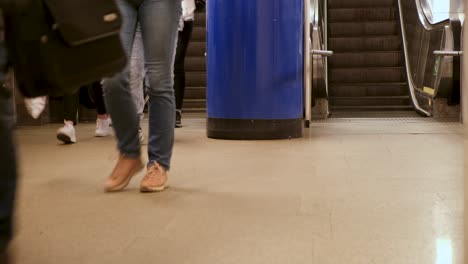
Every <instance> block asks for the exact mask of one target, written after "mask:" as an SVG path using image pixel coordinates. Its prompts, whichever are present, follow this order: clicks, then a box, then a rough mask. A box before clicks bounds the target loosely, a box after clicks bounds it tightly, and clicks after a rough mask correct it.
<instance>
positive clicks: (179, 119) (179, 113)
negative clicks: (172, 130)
mask: <svg viewBox="0 0 468 264" xmlns="http://www.w3.org/2000/svg"><path fill="white" fill-rule="evenodd" d="M175 127H176V128H180V127H182V111H181V110H176V121H175Z"/></svg>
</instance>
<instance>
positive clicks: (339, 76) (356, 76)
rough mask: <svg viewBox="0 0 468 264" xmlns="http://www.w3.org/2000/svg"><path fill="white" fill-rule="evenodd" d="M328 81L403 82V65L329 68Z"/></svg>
mask: <svg viewBox="0 0 468 264" xmlns="http://www.w3.org/2000/svg"><path fill="white" fill-rule="evenodd" d="M329 72H330V77H329V80H330V82H335V83H388V82H390V83H396V82H405V81H406V80H405V69H404V68H403V67H365V68H330V70H329Z"/></svg>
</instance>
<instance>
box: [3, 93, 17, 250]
mask: <svg viewBox="0 0 468 264" xmlns="http://www.w3.org/2000/svg"><path fill="white" fill-rule="evenodd" d="M0 90H2V91H0V157H1V158H0V259H1V258H6V256H5V255H6V250H7V247H8V244H9V242H10V240H11V239H12V236H13V212H14V202H15V192H16V178H17V171H16V153H15V145H14V136H13V129H14V126H15V116H14V111H13V100H12V97H11V95H10V94H8V93H7V92H6V91H4V90H5V89H4V88H0Z"/></svg>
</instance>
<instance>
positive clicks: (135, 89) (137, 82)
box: [130, 25, 146, 118]
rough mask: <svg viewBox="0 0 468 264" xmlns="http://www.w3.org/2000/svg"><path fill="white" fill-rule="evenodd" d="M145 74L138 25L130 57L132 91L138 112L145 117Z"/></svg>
mask: <svg viewBox="0 0 468 264" xmlns="http://www.w3.org/2000/svg"><path fill="white" fill-rule="evenodd" d="M145 76H146V71H145V56H144V50H143V39H142V37H141V27H140V26H139V25H138V26H137V30H136V32H135V39H134V41H133V46H132V54H131V58H130V90H131V91H132V95H133V100H135V106H136V109H137V114H138V115H139V116H140V118H143V110H144V108H145V97H144V95H143V94H144V92H143V84H144V79H145Z"/></svg>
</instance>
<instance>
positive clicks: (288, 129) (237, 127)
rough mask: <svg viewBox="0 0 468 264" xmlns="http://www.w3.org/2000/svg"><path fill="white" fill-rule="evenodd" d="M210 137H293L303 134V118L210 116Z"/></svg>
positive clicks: (266, 138) (249, 138)
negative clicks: (225, 117)
mask: <svg viewBox="0 0 468 264" xmlns="http://www.w3.org/2000/svg"><path fill="white" fill-rule="evenodd" d="M207 134H208V137H209V138H214V139H231V140H271V139H291V138H300V137H302V136H303V122H302V119H279V120H270V119H268V120H264V119H262V120H259V119H224V118H211V117H209V118H208V123H207Z"/></svg>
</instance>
